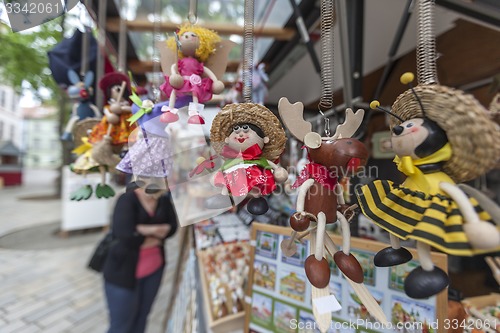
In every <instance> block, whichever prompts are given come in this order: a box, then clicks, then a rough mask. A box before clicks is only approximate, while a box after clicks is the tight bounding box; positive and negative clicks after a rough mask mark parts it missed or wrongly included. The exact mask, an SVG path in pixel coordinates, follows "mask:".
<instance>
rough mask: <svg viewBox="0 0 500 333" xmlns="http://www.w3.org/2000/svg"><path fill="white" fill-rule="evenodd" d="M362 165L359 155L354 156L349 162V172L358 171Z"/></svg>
mask: <svg viewBox="0 0 500 333" xmlns="http://www.w3.org/2000/svg"><path fill="white" fill-rule="evenodd" d="M360 165H361V160H360V159H359V158H357V157H353V158H351V159H350V160H349V162H347V171H348V172H352V173H354V172H356V171H357V170H358V168H359V166H360Z"/></svg>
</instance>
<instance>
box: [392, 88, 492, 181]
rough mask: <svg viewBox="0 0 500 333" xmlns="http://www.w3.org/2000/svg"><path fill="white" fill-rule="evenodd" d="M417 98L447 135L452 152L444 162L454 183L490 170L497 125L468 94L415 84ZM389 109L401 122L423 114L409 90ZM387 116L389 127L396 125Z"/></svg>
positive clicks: (445, 169)
mask: <svg viewBox="0 0 500 333" xmlns="http://www.w3.org/2000/svg"><path fill="white" fill-rule="evenodd" d="M414 90H415V93H416V94H417V95H418V96H419V97H420V99H421V101H422V104H423V107H424V110H425V113H426V115H427V117H428V118H429V119H431V120H433V121H435V122H436V123H437V124H438V125H439V126H440V127H441V128H443V129H444V130H445V132H446V134H447V136H448V140H449V142H450V145H451V148H452V150H453V155H452V157H451V159H450V160H449V161H447V162H446V163H445V165H444V172H446V173H447V174H448V175H449V176H450V177H451V178H452V179H453V180H454V181H455V182H457V183H460V182H464V181H468V180H471V179H474V178H476V177H478V176H480V175H481V174H483V173H485V172H487V171H489V170H490V169H492V168H493V167H494V166H495V164H496V162H497V161H498V160H499V159H500V128H499V126H498V125H497V124H496V123H494V122H493V121H492V120H491V117H490V112H488V110H486V108H484V107H483V106H482V105H481V104H480V103H479V102H478V101H477V100H476V99H475V98H474V97H473V96H472V95H468V94H465V93H464V92H463V91H460V90H456V89H453V88H449V87H446V86H442V85H418V86H416V87H415V88H414ZM392 112H394V113H395V114H396V115H398V116H400V117H401V118H403V119H404V120H405V121H406V120H409V119H412V118H417V117H423V113H422V110H421V108H420V105H419V104H418V101H417V99H416V98H415V95H414V94H413V93H412V91H411V89H408V90H407V91H405V92H404V93H402V94H401V95H399V97H398V98H397V99H396V101H395V102H394V104H393V105H392ZM397 124H398V123H397V120H395V119H391V126H395V125H397Z"/></svg>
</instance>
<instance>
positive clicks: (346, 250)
mask: <svg viewBox="0 0 500 333" xmlns="http://www.w3.org/2000/svg"><path fill="white" fill-rule="evenodd" d="M278 110H279V113H280V116H281V119H282V120H283V123H284V124H285V126H286V127H287V128H288V130H289V131H290V133H291V134H292V135H293V136H294V137H296V138H297V139H298V140H299V141H301V142H303V143H304V144H305V146H306V149H307V153H308V159H309V163H307V164H306V165H305V167H304V168H303V169H302V171H301V173H300V175H299V177H298V179H297V181H296V183H295V184H294V187H298V188H299V193H298V197H297V209H296V210H297V212H296V213H295V214H293V215H292V216H291V217H290V226H291V227H292V229H293V232H292V237H291V238H289V239H286V240H284V241H283V242H282V243H281V249H282V252H283V254H284V255H286V256H293V255H294V254H295V252H296V250H297V247H296V244H295V239H297V237H296V236H297V233H298V232H303V231H306V230H308V231H307V232H305V233H303V234H301V235H300V236H299V237H298V238H299V239H301V238H303V237H305V236H306V235H308V234H310V237H311V255H310V256H309V257H308V258H307V259H306V261H305V264H304V269H305V272H306V276H307V278H308V280H309V282H310V283H311V284H312V293H313V297H312V298H313V305H314V300H316V299H321V298H323V297H324V298H325V299H328V298H329V297H330V292H329V288H328V285H329V281H330V276H331V273H330V268H329V264H328V261H327V260H326V259H325V258H324V249H325V248H326V250H327V251H328V253H329V254H330V255H331V256H332V257H333V259H334V261H335V263H336V264H337V266H338V267H339V269H340V270H341V272H342V273H343V274H344V276H345V277H346V278H347V280H348V281H349V283H350V284H351V286H352V287H353V289H354V290H355V292H356V293H357V294H358V295H359V297H360V299H361V301H362V302H363V304H364V305H365V306H366V308H367V310H368V311H369V312H370V314H372V316H373V317H375V318H377V320H379V321H381V322H386V321H387V320H386V318H385V315H384V314H383V311H382V309H381V308H380V306H379V305H378V304H377V303H376V301H375V300H374V299H373V297H372V296H371V295H370V294H369V292H368V291H367V290H366V287H365V285H364V284H363V270H362V268H361V265H360V264H359V262H358V261H357V260H356V258H355V257H354V256H353V255H352V254H351V253H350V229H349V220H350V218H351V217H352V216H353V212H352V210H353V208H354V207H350V206H348V205H346V204H345V202H344V197H343V188H342V186H341V185H340V183H339V181H340V179H341V178H342V177H347V176H350V175H354V174H355V173H356V172H358V171H359V170H360V168H362V167H363V166H364V165H365V164H366V161H367V158H368V151H367V149H366V148H365V146H364V145H363V144H362V143H361V142H360V141H359V140H356V139H353V138H351V136H352V135H353V134H354V133H355V132H356V130H357V129H358V127H359V126H360V124H361V122H362V120H363V115H364V111H363V110H358V111H357V112H356V113H353V112H352V110H350V109H348V110H347V111H346V120H345V121H344V123H343V124H341V125H339V126H338V127H337V130H336V132H335V134H334V135H333V136H328V137H321V135H319V134H318V133H316V132H313V131H312V125H311V123H309V122H307V121H305V120H304V118H303V110H304V106H303V104H302V103H300V102H298V103H295V104H290V102H289V101H288V100H287V99H286V98H282V99H281V100H280V101H279V104H278ZM337 221H340V226H341V230H342V238H343V240H342V243H343V244H342V250H337V249H336V246H335V244H334V243H333V241H332V240H331V238H330V237H329V236H328V234H327V233H326V230H325V227H326V224H332V223H335V222H337ZM311 222H316V227H314V228H310V226H311ZM328 302H330V301H329V300H328ZM313 313H314V316H315V318H316V321H317V322H318V324H319V325H320V327H322V331H325V328H328V326H329V323H330V321H331V313H330V312H326V313H319V311H318V310H317V308H316V307H315V306H313Z"/></svg>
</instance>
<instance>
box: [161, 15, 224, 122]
mask: <svg viewBox="0 0 500 333" xmlns="http://www.w3.org/2000/svg"><path fill="white" fill-rule="evenodd" d="M232 45H234V43H233V42H231V41H227V40H225V41H221V39H220V37H219V36H218V35H217V33H215V32H214V31H212V30H209V29H205V28H202V27H198V26H194V25H190V24H185V25H183V26H181V27H180V29H179V31H178V32H177V33H176V35H175V37H172V38H169V39H168V40H167V43H166V44H165V43H163V45H161V44H160V52H161V56H162V70H163V72H164V73H169V75H165V83H164V84H162V85H161V87H160V89H161V90H162V91H163V92H164V93H165V94H166V95H167V96H169V104H168V106H165V107H163V108H162V111H164V112H165V113H164V114H163V115H162V116H161V118H160V119H161V121H162V122H164V123H173V122H176V121H177V120H178V119H179V115H178V114H177V113H178V112H179V110H178V109H177V108H175V104H176V98H177V97H178V96H184V95H191V96H192V98H193V102H192V103H189V106H188V114H189V118H188V123H189V124H204V123H205V121H204V119H203V117H202V116H200V111H202V110H203V108H204V105H203V104H201V103H205V102H207V101H209V100H211V99H212V94H213V93H215V94H219V93H221V92H222V91H223V90H224V83H223V82H222V81H220V80H219V78H220V77H221V76H222V74H223V73H224V71H225V69H226V64H227V56H228V54H229V51H230V49H231V47H232Z"/></svg>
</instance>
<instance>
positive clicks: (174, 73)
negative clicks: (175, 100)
mask: <svg viewBox="0 0 500 333" xmlns="http://www.w3.org/2000/svg"><path fill="white" fill-rule="evenodd" d="M168 83H170V85H171V86H172V87H173V88H175V89H180V88H181V87H182V85H183V84H184V79H183V78H182V76H181V75H180V74H179V70H178V67H177V64H173V65H172V66H171V67H170V77H169V78H168Z"/></svg>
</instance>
